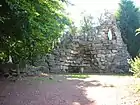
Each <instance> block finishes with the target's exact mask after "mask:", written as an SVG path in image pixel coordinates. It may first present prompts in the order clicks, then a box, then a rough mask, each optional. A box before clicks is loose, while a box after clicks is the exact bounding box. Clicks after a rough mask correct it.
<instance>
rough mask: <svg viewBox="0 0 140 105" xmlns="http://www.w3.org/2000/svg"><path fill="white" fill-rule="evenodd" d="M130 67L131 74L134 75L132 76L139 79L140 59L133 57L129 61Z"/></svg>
mask: <svg viewBox="0 0 140 105" xmlns="http://www.w3.org/2000/svg"><path fill="white" fill-rule="evenodd" d="M129 64H130V66H131V72H133V73H134V76H136V77H140V57H138V56H137V57H135V58H134V59H131V60H130V61H129Z"/></svg>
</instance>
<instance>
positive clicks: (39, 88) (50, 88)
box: [0, 75, 140, 105]
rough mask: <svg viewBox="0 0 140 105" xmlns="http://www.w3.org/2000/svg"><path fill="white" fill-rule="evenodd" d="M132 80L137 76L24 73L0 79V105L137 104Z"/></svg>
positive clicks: (135, 80) (137, 80)
mask: <svg viewBox="0 0 140 105" xmlns="http://www.w3.org/2000/svg"><path fill="white" fill-rule="evenodd" d="M136 83H140V80H139V79H134V78H133V77H128V76H124V77H123V76H121V77H119V76H101V75H91V76H90V77H89V78H86V79H74V78H68V77H65V76H61V75H59V76H56V75H54V76H53V80H49V79H48V78H45V77H27V78H24V79H22V80H18V81H16V82H13V83H12V82H11V83H8V85H4V84H3V82H0V105H138V104H139V103H140V94H134V90H133V89H134V88H130V86H131V85H132V84H136Z"/></svg>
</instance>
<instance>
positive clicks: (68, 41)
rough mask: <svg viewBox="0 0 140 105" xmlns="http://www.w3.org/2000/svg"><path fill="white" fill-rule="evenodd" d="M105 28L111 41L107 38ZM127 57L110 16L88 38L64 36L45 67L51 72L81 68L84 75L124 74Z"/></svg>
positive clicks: (114, 22)
mask: <svg viewBox="0 0 140 105" xmlns="http://www.w3.org/2000/svg"><path fill="white" fill-rule="evenodd" d="M109 29H110V30H111V32H112V40H109V39H108V31H109ZM129 58H130V56H129V54H128V52H127V47H126V45H125V44H124V43H123V41H122V38H121V33H120V31H119V29H118V28H117V24H116V21H115V19H114V17H113V16H112V15H110V16H109V17H107V18H106V20H104V21H103V22H102V23H101V24H100V26H97V27H94V29H93V32H92V34H90V35H88V36H85V35H77V36H71V35H68V36H65V38H64V40H63V41H62V42H61V43H60V45H59V46H57V47H56V48H55V49H54V51H53V53H52V54H50V55H49V65H50V70H51V71H52V72H62V71H64V72H65V71H75V72H76V71H77V70H79V69H80V68H82V67H83V68H84V72H124V71H125V72H126V71H128V70H129V66H128V63H127V59H129Z"/></svg>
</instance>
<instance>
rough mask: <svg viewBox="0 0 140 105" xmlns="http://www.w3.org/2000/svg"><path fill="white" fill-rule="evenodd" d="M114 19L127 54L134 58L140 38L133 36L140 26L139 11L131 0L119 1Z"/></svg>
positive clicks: (139, 44)
mask: <svg viewBox="0 0 140 105" xmlns="http://www.w3.org/2000/svg"><path fill="white" fill-rule="evenodd" d="M116 18H117V21H119V24H118V25H119V27H120V31H121V34H122V39H123V41H124V43H126V44H127V48H128V52H129V53H130V55H131V56H132V57H135V56H136V55H137V52H138V50H139V46H140V36H135V30H136V29H137V28H138V27H139V26H140V22H139V9H138V8H136V6H135V5H134V3H133V2H132V1H131V0H121V2H120V4H119V10H118V11H117V15H116Z"/></svg>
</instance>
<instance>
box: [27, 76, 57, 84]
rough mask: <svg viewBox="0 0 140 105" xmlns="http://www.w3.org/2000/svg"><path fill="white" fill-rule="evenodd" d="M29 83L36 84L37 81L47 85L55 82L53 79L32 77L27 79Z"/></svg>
mask: <svg viewBox="0 0 140 105" xmlns="http://www.w3.org/2000/svg"><path fill="white" fill-rule="evenodd" d="M28 80H30V81H32V82H33V81H34V82H37V81H42V82H48V83H52V82H55V80H53V79H48V78H45V77H33V78H30V79H28Z"/></svg>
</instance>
